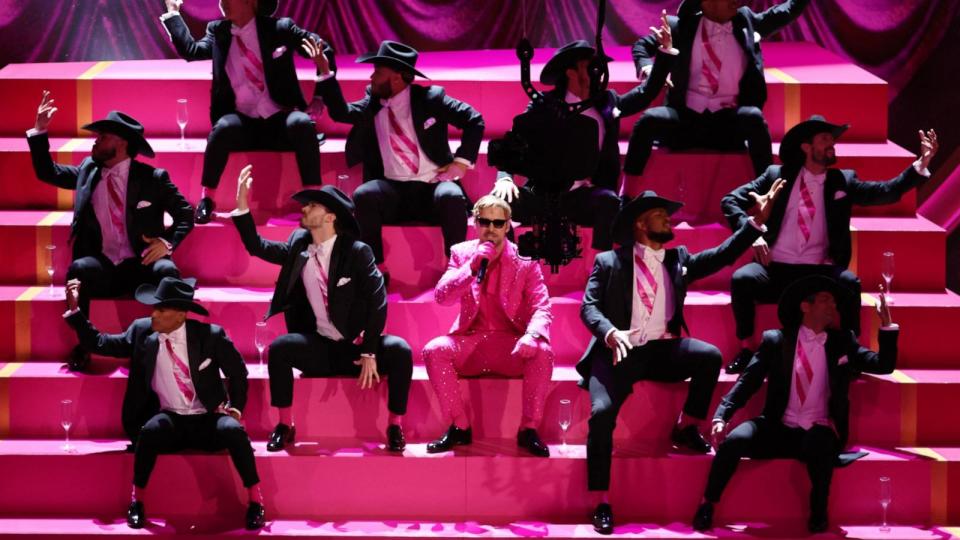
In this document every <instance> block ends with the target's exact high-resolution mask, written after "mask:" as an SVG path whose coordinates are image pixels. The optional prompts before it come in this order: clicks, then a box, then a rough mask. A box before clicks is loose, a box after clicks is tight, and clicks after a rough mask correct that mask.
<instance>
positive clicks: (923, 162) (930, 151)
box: [919, 129, 940, 169]
mask: <svg viewBox="0 0 960 540" xmlns="http://www.w3.org/2000/svg"><path fill="white" fill-rule="evenodd" d="M919 133H920V169H926V168H927V167H928V166H929V165H930V160H931V159H933V156H935V155H937V150H939V149H940V142H939V141H938V140H937V132H936V131H934V130H932V129H931V130H930V131H928V132H926V133H924V132H923V130H922V129H921V130H920V131H919Z"/></svg>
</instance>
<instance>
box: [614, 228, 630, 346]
mask: <svg viewBox="0 0 960 540" xmlns="http://www.w3.org/2000/svg"><path fill="white" fill-rule="evenodd" d="M614 253H616V254H617V258H616V264H618V265H620V268H614V269H613V276H614V277H615V278H616V280H617V283H616V285H617V287H619V289H620V290H619V292H615V293H614V294H616V298H620V299H621V301H620V302H619V308H620V313H619V315H620V317H619V319H620V320H622V321H624V322H626V325H625V326H624V328H631V325H632V324H633V321H631V320H630V319H632V318H633V245H628V246H623V247H621V248H620V249H618V250H617V251H615V252H614ZM615 320H616V319H615Z"/></svg>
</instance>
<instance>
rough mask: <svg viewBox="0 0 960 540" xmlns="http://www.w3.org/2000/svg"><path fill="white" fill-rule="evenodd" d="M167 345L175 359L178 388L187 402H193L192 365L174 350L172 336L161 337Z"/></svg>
mask: <svg viewBox="0 0 960 540" xmlns="http://www.w3.org/2000/svg"><path fill="white" fill-rule="evenodd" d="M160 339H161V340H162V341H163V342H164V344H165V345H166V347H167V354H169V355H170V359H171V360H173V378H174V379H176V381H177V388H179V389H180V393H181V394H183V397H184V398H185V399H186V400H187V403H193V398H194V393H193V388H191V386H190V367H189V366H188V365H187V364H186V362H184V361H183V360H182V359H181V358H180V357H179V356H177V353H175V352H174V351H173V343H172V342H171V341H170V338H168V337H163V336H161V338H160Z"/></svg>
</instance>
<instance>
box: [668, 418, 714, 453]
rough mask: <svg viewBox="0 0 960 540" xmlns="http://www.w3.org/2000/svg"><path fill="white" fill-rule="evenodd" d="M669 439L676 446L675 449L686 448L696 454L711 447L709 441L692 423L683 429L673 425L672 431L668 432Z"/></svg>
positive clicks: (708, 450)
mask: <svg viewBox="0 0 960 540" xmlns="http://www.w3.org/2000/svg"><path fill="white" fill-rule="evenodd" d="M670 440H671V441H673V445H674V446H676V447H677V449H680V450H682V449H687V450H690V451H691V452H695V453H697V454H707V453H709V452H710V449H711V448H712V447H711V446H710V443H708V442H707V440H706V439H704V438H703V435H701V434H700V430H699V429H697V426H695V425H693V424H690V425H689V426H687V427H685V428H683V429H680V428H678V427H677V426H673V433H671V434H670Z"/></svg>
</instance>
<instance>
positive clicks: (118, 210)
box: [102, 170, 126, 233]
mask: <svg viewBox="0 0 960 540" xmlns="http://www.w3.org/2000/svg"><path fill="white" fill-rule="evenodd" d="M102 180H103V181H104V182H106V183H107V194H108V195H109V197H110V222H111V223H113V227H114V229H115V230H116V232H117V233H122V232H123V230H124V226H125V217H126V204H125V203H124V200H123V197H121V196H120V188H119V187H117V184H116V182H117V180H118V178H117V174H116V173H115V172H113V171H112V170H111V171H109V172H105V173H103V179H102Z"/></svg>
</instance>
